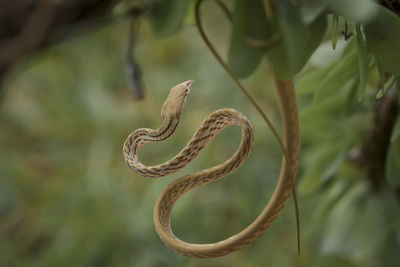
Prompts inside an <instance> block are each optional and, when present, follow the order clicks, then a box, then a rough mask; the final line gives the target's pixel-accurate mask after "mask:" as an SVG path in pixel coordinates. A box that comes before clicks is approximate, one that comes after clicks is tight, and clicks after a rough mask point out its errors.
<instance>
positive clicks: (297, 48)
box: [267, 0, 327, 80]
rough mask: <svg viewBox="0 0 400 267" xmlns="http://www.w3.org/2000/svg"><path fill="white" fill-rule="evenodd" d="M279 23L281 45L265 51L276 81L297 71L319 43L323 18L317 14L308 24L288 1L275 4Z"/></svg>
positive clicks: (322, 31)
mask: <svg viewBox="0 0 400 267" xmlns="http://www.w3.org/2000/svg"><path fill="white" fill-rule="evenodd" d="M277 15H278V18H277V19H278V23H279V27H280V30H281V34H282V37H283V47H282V43H279V44H278V45H277V46H275V47H273V48H271V49H268V50H267V54H268V58H269V60H270V62H271V63H272V65H273V68H274V71H275V74H276V75H277V76H278V78H280V79H282V80H286V79H289V78H291V77H292V76H293V75H294V74H296V73H297V72H299V71H300V70H301V69H302V68H303V67H304V65H305V64H306V63H307V61H308V59H309V58H310V56H311V54H312V53H313V52H314V51H315V49H316V48H317V47H318V45H319V44H320V43H321V41H322V37H323V35H324V33H325V30H326V25H327V23H326V16H325V14H322V15H320V16H319V17H318V18H316V19H315V21H313V22H312V23H311V24H310V25H306V24H305V23H304V22H303V21H302V20H301V17H300V14H299V11H298V8H297V7H296V6H294V5H293V3H292V2H291V1H289V0H281V1H279V2H278V12H277ZM282 61H283V62H282Z"/></svg>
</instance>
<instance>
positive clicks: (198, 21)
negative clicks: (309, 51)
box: [195, 0, 301, 255]
mask: <svg viewBox="0 0 400 267" xmlns="http://www.w3.org/2000/svg"><path fill="white" fill-rule="evenodd" d="M203 1H204V0H197V1H196V6H195V18H196V26H197V29H198V30H199V33H200V36H201V37H202V39H203V41H204V42H205V44H206V45H207V47H208V49H209V50H210V51H211V53H212V54H213V55H214V57H215V58H216V59H217V61H218V62H219V63H220V65H221V66H222V67H223V68H224V69H225V71H226V72H227V73H228V74H229V76H230V77H231V78H232V80H233V81H234V82H235V83H236V85H237V86H238V87H239V88H240V89H241V91H242V92H243V93H244V95H245V96H246V97H247V98H248V100H249V101H250V102H251V104H252V105H253V106H254V107H255V109H256V110H257V111H258V113H259V114H260V115H261V117H263V119H264V120H265V122H266V123H267V124H268V126H269V127H270V129H271V131H272V133H273V134H274V136H275V138H276V140H277V141H278V143H279V145H280V147H281V149H282V152H283V155H284V157H285V158H286V159H287V153H286V149H285V146H284V145H283V142H282V139H281V138H280V136H279V135H278V133H277V131H276V130H275V128H274V126H273V125H272V123H271V121H270V120H269V118H268V116H267V115H266V114H265V112H264V111H263V109H262V108H261V106H260V105H259V104H258V102H257V101H256V100H255V99H254V98H253V97H252V96H251V94H250V93H249V92H248V91H247V90H246V88H245V87H244V86H243V84H242V83H241V82H240V81H239V79H238V78H237V77H236V76H235V75H234V74H233V72H232V70H231V69H230V68H229V67H228V65H227V64H226V63H225V62H224V61H223V59H222V57H221V56H220V55H219V53H218V52H217V50H216V49H215V47H214V46H213V45H212V43H211V41H210V39H209V38H208V37H207V35H206V33H205V31H204V28H203V25H202V23H201V19H200V5H201V3H202V2H203ZM217 2H220V1H218V0H217ZM225 10H228V9H225ZM228 11H229V10H228ZM225 12H226V11H225ZM228 14H230V13H228ZM279 37H280V36H279ZM278 41H279V40H278ZM292 182H293V190H292V194H293V200H294V207H295V214H296V230H297V253H298V255H300V248H301V246H300V212H299V206H298V201H297V193H296V188H295V187H294V184H295V181H294V179H293V178H292Z"/></svg>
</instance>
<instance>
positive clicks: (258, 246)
mask: <svg viewBox="0 0 400 267" xmlns="http://www.w3.org/2000/svg"><path fill="white" fill-rule="evenodd" d="M203 12H204V14H207V21H206V22H205V27H206V28H207V31H208V32H209V33H210V36H211V38H212V39H213V41H214V43H215V44H216V46H217V48H218V50H219V51H221V53H222V54H224V55H226V53H227V45H226V42H227V40H228V38H229V32H230V25H229V23H228V22H227V21H226V19H225V18H224V16H222V15H221V13H220V11H218V10H216V9H215V8H213V7H212V5H205V7H204V11H203ZM128 30H129V23H128V21H121V22H117V23H113V24H112V25H109V26H107V27H103V28H100V29H98V30H96V31H94V32H92V33H89V34H85V35H82V36H76V37H72V38H70V39H69V40H68V41H66V42H63V43H61V44H59V45H57V46H55V47H53V48H51V49H49V50H47V51H45V52H43V53H41V54H40V55H36V56H35V57H32V58H29V59H28V60H26V61H24V62H22V63H21V64H19V65H18V66H16V67H15V68H14V70H13V72H12V74H11V75H9V76H8V78H7V80H6V81H5V84H4V86H3V92H2V98H1V106H0V128H1V131H0V266H238V267H239V266H240V267H241V266H399V265H400V255H399V253H398V252H399V251H400V250H399V249H400V213H399V210H400V209H399V201H398V200H397V199H396V198H395V196H394V195H393V194H392V193H391V192H389V189H387V188H385V187H384V188H382V189H381V190H380V191H379V192H372V191H371V189H370V184H369V183H368V181H367V180H366V179H365V174H364V172H363V170H362V169H360V168H359V167H357V165H355V164H352V163H350V162H346V160H345V159H346V156H345V155H346V153H347V152H348V151H350V150H351V149H350V148H351V147H354V144H357V142H360V141H361V139H362V136H363V134H364V133H365V131H366V129H367V128H368V125H369V123H370V121H371V120H372V118H371V113H370V111H368V110H367V109H365V108H363V106H362V104H361V103H357V104H355V105H354V106H353V108H352V114H353V115H352V116H348V114H347V115H346V114H345V113H341V112H338V110H341V106H340V103H341V102H333V103H331V104H330V106H329V107H330V108H329V110H325V109H324V110H322V109H318V108H321V107H319V106H318V105H317V106H315V105H314V106H312V107H311V105H310V103H311V100H310V96H309V95H307V94H306V93H304V94H301V95H299V106H300V111H301V114H302V117H301V131H302V132H301V134H302V138H303V139H302V140H303V141H302V142H303V143H302V146H303V150H302V152H301V153H302V154H301V166H300V174H299V181H300V184H299V204H300V212H301V213H300V216H301V228H302V230H301V234H302V238H301V243H302V253H301V255H300V256H297V247H296V225H295V216H294V207H293V202H292V200H290V201H289V202H288V204H287V206H286V208H285V209H284V210H283V212H282V214H281V215H280V216H279V218H278V219H277V221H276V222H275V223H274V224H273V225H272V227H271V228H270V229H268V230H267V231H266V233H265V234H264V235H262V237H261V238H259V239H258V240H256V241H255V242H254V243H253V244H251V245H249V246H248V247H246V248H245V249H243V250H241V251H239V252H236V253H233V254H231V255H228V256H225V257H222V258H217V259H207V260H200V259H191V258H187V257H184V256H181V255H178V254H176V253H175V252H173V251H171V250H170V249H168V248H167V247H166V246H164V244H163V243H162V242H161V241H160V239H159V237H158V236H157V234H156V232H155V230H154V226H153V221H152V216H153V205H154V203H155V200H156V198H157V196H158V195H159V193H160V192H161V191H162V189H163V188H164V187H165V186H166V185H167V184H168V183H170V182H171V181H172V180H174V179H175V178H177V177H180V176H182V175H184V174H187V173H191V172H194V171H196V170H200V169H203V168H208V167H211V166H213V165H216V164H217V163H220V162H222V161H224V160H225V159H227V158H228V157H230V155H231V154H232V153H233V152H234V151H235V150H236V148H237V146H238V144H239V142H240V130H239V128H237V127H230V128H228V129H226V130H225V131H223V132H222V133H221V134H220V135H219V136H218V137H217V138H216V139H215V140H214V141H213V142H212V143H211V144H210V145H209V146H208V147H207V148H206V149H205V150H204V152H203V153H202V154H201V155H200V156H199V157H198V158H197V159H196V160H195V161H194V162H193V163H192V164H190V165H189V166H188V167H187V168H185V169H184V170H182V171H180V172H178V173H176V174H174V175H171V176H170V177H166V178H159V179H148V178H143V177H140V176H138V175H137V174H135V173H133V172H132V171H131V170H130V169H129V168H128V167H127V165H126V164H125V162H124V160H123V157H122V145H123V142H124V140H125V138H126V137H127V136H128V134H129V133H130V132H131V131H133V130H135V129H137V128H141V127H148V128H158V127H159V126H160V125H161V117H160V111H161V106H162V103H163V101H164V99H165V97H166V96H167V94H168V92H169V89H170V88H171V87H172V86H174V85H176V84H178V83H180V82H182V81H185V80H188V79H193V80H195V84H194V86H193V90H192V93H191V95H190V97H189V100H188V103H187V105H186V107H185V110H184V113H183V117H182V121H181V124H180V126H179V128H178V130H177V132H176V134H175V135H174V136H173V137H172V138H171V139H170V140H167V141H165V142H162V143H156V144H149V145H146V146H145V147H144V148H143V151H142V152H141V154H140V156H141V159H142V161H143V162H144V163H146V164H157V163H160V162H163V161H165V160H167V159H169V158H171V157H172V156H174V155H175V154H176V153H177V152H179V151H180V150H181V149H182V147H183V146H184V145H185V144H186V142H187V141H188V140H189V139H190V137H191V136H192V135H193V133H194V132H195V131H196V129H197V128H198V126H199V125H200V123H201V122H202V120H203V119H204V118H205V117H206V116H207V114H209V113H211V112H213V111H214V110H216V109H219V108H223V107H232V108H235V109H237V110H240V111H241V112H243V113H244V114H246V115H247V116H248V118H249V119H250V121H251V122H252V124H253V126H254V129H255V137H256V139H255V145H254V149H253V152H252V153H251V156H250V158H249V159H248V161H247V162H246V163H245V164H244V165H243V166H242V167H241V168H239V169H238V170H237V171H236V172H234V173H233V174H231V175H229V176H228V177H226V178H224V179H222V180H219V181H217V182H215V183H212V184H210V185H207V186H205V187H203V188H201V189H199V190H195V191H194V192H191V193H190V194H187V195H186V196H184V197H183V198H182V199H180V200H179V201H178V202H177V204H176V206H175V208H174V210H173V218H172V226H173V230H174V232H175V233H176V235H177V236H179V237H180V238H181V239H183V240H185V241H187V242H198V243H204V242H215V241H218V240H221V239H224V238H227V237H229V236H231V235H232V234H235V233H237V232H238V231H240V230H241V229H243V228H244V227H246V226H247V225H248V224H249V223H251V222H252V221H253V220H254V219H255V218H256V217H257V215H258V214H259V213H260V212H261V210H262V209H263V208H264V206H265V205H266V204H267V202H268V201H269V198H270V196H271V193H272V190H273V188H274V187H275V185H276V182H277V178H278V175H279V169H280V159H281V152H280V148H279V146H278V144H277V142H276V141H275V140H274V138H273V136H272V134H271V132H270V130H269V129H268V128H267V127H266V125H265V123H264V122H263V121H262V119H261V118H260V116H259V115H258V114H257V113H256V112H255V110H254V108H252V106H251V105H250V104H249V102H248V101H247V100H246V99H245V98H244V96H243V95H242V93H241V92H240V90H239V89H238V88H237V87H236V86H235V84H234V83H233V82H232V80H231V79H230V78H229V76H228V75H227V74H226V73H225V72H224V71H223V70H222V68H221V67H220V66H219V65H218V64H217V62H216V61H215V59H214V58H213V56H212V55H211V53H210V52H209V50H208V49H207V48H206V46H205V45H204V43H203V41H202V40H201V38H200V36H199V34H198V32H197V30H196V28H195V27H194V26H190V25H189V26H186V27H184V28H183V29H182V30H181V31H180V32H179V33H177V34H175V35H173V36H172V37H170V38H168V39H164V40H159V39H156V38H155V37H154V35H153V34H152V33H151V32H150V30H149V25H148V24H147V22H143V23H142V24H141V28H140V33H139V36H138V38H139V43H138V46H137V48H136V51H135V55H136V59H137V61H138V62H139V63H140V65H141V68H142V71H143V82H144V84H145V87H146V91H145V95H146V98H145V99H144V100H143V101H141V102H138V101H135V100H134V99H133V98H132V96H131V92H130V89H129V88H128V85H127V82H126V77H125V70H124V60H125V58H124V57H125V52H126V41H127V35H128ZM340 45H342V46H344V41H343V40H339V44H338V46H340ZM326 50H327V49H325V50H323V49H319V50H317V52H316V54H315V55H314V56H313V57H312V59H311V61H310V63H309V65H308V66H307V67H306V69H305V70H304V71H303V72H301V73H300V74H298V76H297V77H296V82H298V81H301V79H302V77H303V76H304V75H306V74H307V73H308V71H310V70H315V69H324V68H325V67H326V66H327V64H328V63H329V60H331V61H332V60H335V58H337V57H338V56H339V55H340V53H341V51H343V49H337V50H335V51H333V50H329V51H328V52H326ZM325 59H326V60H325ZM327 59H329V60H327ZM321 62H322V63H321ZM271 75H272V73H271V69H270V68H269V66H268V64H267V62H266V61H265V60H264V61H263V62H262V64H261V66H260V67H259V69H258V70H257V71H256V72H255V73H254V74H252V75H251V76H250V77H248V78H246V79H245V80H244V83H245V85H246V86H247V87H248V88H249V90H250V91H251V92H252V94H254V95H255V96H256V98H257V99H258V100H259V101H260V102H261V103H262V105H263V106H264V108H265V110H266V111H267V113H268V115H269V116H270V117H271V119H272V121H273V122H274V123H275V125H277V127H278V129H281V127H280V122H281V118H280V116H279V110H278V105H277V101H276V96H275V92H274V89H273V84H272V82H271V81H272V76H271ZM331 100H332V99H331ZM333 100H335V99H333ZM333 100H332V101H333ZM338 101H339V100H338ZM338 103H339V104H338ZM326 105H327V104H326V103H323V106H324V107H326ZM333 129H335V130H334V131H333ZM344 136H346V138H344ZM346 140H347V141H346ZM341 141H343V142H344V143H345V144H344V145H343V146H340V144H341ZM343 147H345V148H343ZM335 149H336V150H335ZM342 152H343V153H342Z"/></svg>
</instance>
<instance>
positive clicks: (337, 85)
mask: <svg viewBox="0 0 400 267" xmlns="http://www.w3.org/2000/svg"><path fill="white" fill-rule="evenodd" d="M357 60H358V59H357V52H356V50H355V49H354V42H352V43H350V44H349V47H348V49H347V50H346V51H345V53H344V54H343V56H342V57H341V58H339V59H338V60H337V61H335V62H333V63H332V64H333V68H332V69H331V71H330V72H329V73H328V74H327V75H326V76H325V77H324V79H322V80H321V82H320V83H319V84H318V88H317V90H316V92H315V95H314V98H313V103H314V104H316V103H318V102H320V101H323V100H325V99H326V98H328V97H329V96H331V95H333V94H335V93H337V91H338V90H340V89H341V88H343V87H344V85H345V84H346V83H348V82H349V81H350V80H351V79H352V78H353V77H354V76H355V75H356V74H357V73H358V63H357Z"/></svg>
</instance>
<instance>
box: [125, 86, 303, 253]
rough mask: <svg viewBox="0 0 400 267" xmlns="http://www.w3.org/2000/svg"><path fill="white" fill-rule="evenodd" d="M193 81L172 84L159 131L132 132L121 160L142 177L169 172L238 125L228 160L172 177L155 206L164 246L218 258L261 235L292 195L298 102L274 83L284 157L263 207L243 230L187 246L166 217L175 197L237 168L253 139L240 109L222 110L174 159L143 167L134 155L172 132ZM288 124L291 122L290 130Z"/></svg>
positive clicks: (157, 227)
mask: <svg viewBox="0 0 400 267" xmlns="http://www.w3.org/2000/svg"><path fill="white" fill-rule="evenodd" d="M191 85H192V81H186V82H183V83H181V84H178V85H177V86H175V87H173V88H172V89H171V92H170V94H169V96H168V98H167V99H166V101H165V102H164V105H163V108H162V113H161V115H162V117H163V118H164V122H163V124H162V126H161V127H160V128H159V129H157V130H153V129H145V128H142V129H138V130H135V131H134V132H133V133H131V134H130V135H129V136H128V138H127V139H126V141H125V144H124V148H123V152H124V157H125V161H126V162H127V163H128V165H129V167H130V168H131V169H132V170H134V171H135V172H136V173H138V174H140V175H142V176H146V177H162V176H167V175H169V174H172V173H175V172H177V171H179V170H180V169H182V168H183V167H185V166H186V165H187V164H189V163H190V162H191V161H192V160H193V159H194V158H195V157H196V156H197V155H198V154H199V153H200V151H201V150H202V149H203V148H204V147H205V146H206V145H207V144H208V143H209V142H210V141H211V140H212V139H213V138H214V137H215V136H216V135H217V134H218V133H219V132H220V131H221V130H222V129H224V128H225V127H227V126H229V125H239V126H240V127H241V128H242V140H241V143H240V145H239V148H238V150H237V151H236V152H235V153H234V154H233V156H232V157H231V158H229V159H228V160H226V161H225V162H223V163H222V164H219V165H217V166H214V167H212V168H209V169H206V170H201V171H198V172H195V173H192V174H189V175H185V176H183V177H181V178H179V179H177V180H175V181H174V182H172V183H171V184H170V185H169V186H168V187H167V188H165V189H164V191H163V192H162V193H161V195H160V196H159V198H158V200H157V203H156V206H155V209H154V223H155V227H156V231H157V233H158V234H159V236H160V238H161V239H162V241H163V242H164V243H165V244H166V245H167V246H168V247H170V248H172V249H173V250H175V251H177V252H179V253H181V254H183V255H186V256H190V257H198V258H209V257H218V256H223V255H226V254H229V253H231V252H234V251H236V250H238V249H240V248H242V247H244V246H245V245H247V244H249V243H251V242H252V241H254V240H255V239H256V238H257V237H258V236H260V235H261V234H262V233H263V232H264V230H265V229H266V228H268V227H269V226H270V225H271V223H272V222H273V221H274V220H275V219H276V218H277V216H278V214H279V213H280V211H281V210H282V208H283V207H284V205H285V203H286V201H287V199H288V197H289V196H290V193H291V190H292V188H293V182H294V179H295V177H296V174H297V167H298V153H299V137H298V134H299V131H298V116H297V106H296V101H295V98H294V91H293V86H291V84H289V86H288V85H287V84H284V83H283V82H279V81H277V89H278V90H277V91H278V95H279V99H280V104H281V108H282V111H283V118H284V126H285V146H286V152H287V159H285V158H283V163H282V170H281V175H280V178H279V181H278V185H277V187H276V189H275V191H274V194H273V196H272V198H271V200H270V202H269V203H268V205H267V207H266V208H265V209H264V210H263V212H262V213H261V214H260V215H259V216H258V218H257V219H256V220H255V221H254V222H253V223H251V224H250V225H249V226H248V227H247V228H245V229H244V230H242V231H241V232H239V233H238V234H236V235H234V236H232V237H230V238H228V239H225V240H223V241H220V242H216V243H212V244H191V243H186V242H184V241H182V240H180V239H178V238H177V237H176V236H175V235H174V234H173V232H172V230H171V226H170V215H171V211H172V207H173V205H174V203H175V201H176V200H177V199H178V198H180V197H181V196H182V195H183V194H184V193H186V192H188V191H190V190H192V189H194V188H197V187H199V186H202V185H204V184H207V183H210V182H213V181H215V180H217V179H218V178H220V177H222V176H225V175H226V174H228V173H230V172H231V171H233V170H234V169H236V168H238V167H239V166H240V165H241V164H242V163H243V162H244V161H245V160H246V159H247V157H248V155H249V153H250V150H251V148H252V145H253V140H254V136H253V129H252V126H251V124H250V122H249V121H248V119H247V118H246V117H245V116H244V115H243V114H242V113H240V112H238V111H236V110H234V109H230V108H225V109H220V110H217V111H215V112H213V113H212V114H210V115H209V116H208V117H207V118H206V119H205V120H204V121H203V123H202V124H201V127H200V128H199V129H198V130H197V132H196V133H195V135H194V137H193V138H192V139H191V141H190V142H189V143H188V144H187V145H186V147H185V148H184V149H183V150H182V151H181V152H179V153H178V155H176V156H175V157H174V158H173V159H171V160H169V161H167V162H165V163H163V164H160V165H156V166H144V165H143V164H142V163H140V162H139V159H138V156H137V154H138V152H139V150H140V149H141V147H142V146H143V145H144V144H146V143H149V142H155V141H162V140H165V139H167V138H168V137H170V136H171V135H172V134H173V133H174V131H175V129H176V127H177V126H178V123H179V119H180V114H181V112H182V109H183V107H184V105H185V102H186V98H187V96H188V94H189V92H190V89H191ZM288 125H291V127H290V129H288ZM287 161H288V163H287Z"/></svg>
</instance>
